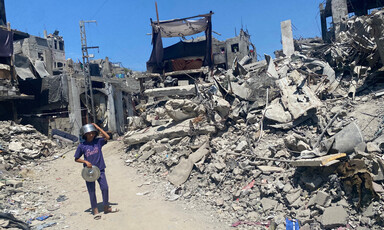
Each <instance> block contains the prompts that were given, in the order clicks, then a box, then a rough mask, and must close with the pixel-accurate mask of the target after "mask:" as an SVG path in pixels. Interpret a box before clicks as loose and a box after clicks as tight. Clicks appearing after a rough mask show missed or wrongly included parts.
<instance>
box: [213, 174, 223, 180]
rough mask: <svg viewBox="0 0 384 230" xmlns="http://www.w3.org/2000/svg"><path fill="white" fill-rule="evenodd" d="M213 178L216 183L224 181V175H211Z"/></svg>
mask: <svg viewBox="0 0 384 230" xmlns="http://www.w3.org/2000/svg"><path fill="white" fill-rule="evenodd" d="M211 178H212V179H213V180H214V181H216V182H221V181H222V180H223V179H224V175H221V174H220V173H214V174H212V175H211Z"/></svg>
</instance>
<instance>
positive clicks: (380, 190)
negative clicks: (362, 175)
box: [372, 182, 384, 193]
mask: <svg viewBox="0 0 384 230" xmlns="http://www.w3.org/2000/svg"><path fill="white" fill-rule="evenodd" d="M372 188H373V190H374V191H375V192H377V193H384V188H383V186H381V185H379V184H378V183H375V182H372Z"/></svg>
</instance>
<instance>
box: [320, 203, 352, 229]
mask: <svg viewBox="0 0 384 230" xmlns="http://www.w3.org/2000/svg"><path fill="white" fill-rule="evenodd" d="M320 220H321V221H320V222H321V224H322V225H323V227H324V228H327V229H328V228H336V227H339V226H345V225H346V224H347V220H348V213H347V212H346V211H345V209H344V208H343V207H341V206H336V207H329V208H326V209H325V210H324V213H323V215H322V216H321V218H320Z"/></svg>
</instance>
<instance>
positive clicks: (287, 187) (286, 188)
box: [283, 183, 293, 193]
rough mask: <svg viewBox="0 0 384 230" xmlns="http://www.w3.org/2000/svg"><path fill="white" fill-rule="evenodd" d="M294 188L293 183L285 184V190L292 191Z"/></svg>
mask: <svg viewBox="0 0 384 230" xmlns="http://www.w3.org/2000/svg"><path fill="white" fill-rule="evenodd" d="M292 189H293V187H292V185H291V184H290V183H287V184H285V185H284V188H283V192H286V193H288V192H290V191H291V190H292Z"/></svg>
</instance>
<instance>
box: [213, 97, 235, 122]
mask: <svg viewBox="0 0 384 230" xmlns="http://www.w3.org/2000/svg"><path fill="white" fill-rule="evenodd" d="M212 99H213V102H214V107H213V109H214V110H216V111H217V112H218V113H219V115H220V116H221V117H222V118H226V117H227V116H228V114H229V111H230V109H231V105H230V104H229V102H228V101H226V100H225V99H223V98H221V97H218V96H216V95H213V97H212Z"/></svg>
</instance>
